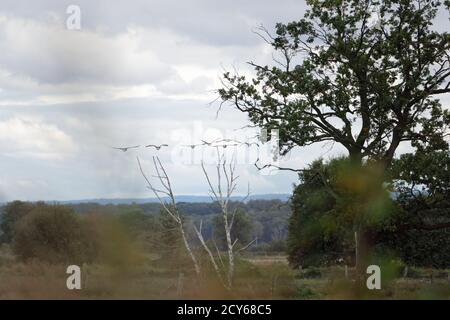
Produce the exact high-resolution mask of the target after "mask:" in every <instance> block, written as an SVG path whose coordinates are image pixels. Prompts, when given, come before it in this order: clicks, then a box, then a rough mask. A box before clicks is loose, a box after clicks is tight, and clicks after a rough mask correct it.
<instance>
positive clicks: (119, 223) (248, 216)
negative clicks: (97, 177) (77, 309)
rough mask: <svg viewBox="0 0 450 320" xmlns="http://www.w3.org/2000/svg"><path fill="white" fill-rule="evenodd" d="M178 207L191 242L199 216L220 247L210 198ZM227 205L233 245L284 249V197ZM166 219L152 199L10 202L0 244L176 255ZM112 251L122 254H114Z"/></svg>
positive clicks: (83, 254)
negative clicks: (232, 218) (232, 214)
mask: <svg viewBox="0 0 450 320" xmlns="http://www.w3.org/2000/svg"><path fill="white" fill-rule="evenodd" d="M178 208H179V210H180V211H181V212H182V215H183V217H184V219H185V223H186V225H187V230H188V232H190V233H191V239H193V241H194V242H195V237H194V236H193V227H192V226H193V224H194V223H195V224H198V223H199V221H200V220H202V225H203V234H204V237H205V240H206V241H209V242H211V245H214V246H217V247H218V248H220V249H224V244H225V242H224V239H225V235H224V234H223V226H221V223H222V220H221V219H219V218H218V217H219V215H218V214H220V208H219V206H218V205H217V204H216V203H187V202H181V203H179V204H178ZM230 210H233V211H234V210H235V211H236V215H235V222H234V227H233V231H232V233H233V235H232V236H233V238H234V239H239V240H238V243H237V245H239V246H245V245H247V244H248V243H252V245H251V246H250V247H249V248H248V250H251V251H269V252H275V251H276V252H282V251H284V250H285V248H286V246H285V243H286V238H287V231H288V220H289V216H290V212H291V206H290V203H289V202H286V201H281V200H250V201H248V202H239V201H234V202H232V203H231V204H230ZM172 224H173V223H172V222H171V221H170V219H169V218H168V217H167V214H165V213H164V211H163V210H162V206H161V205H160V204H158V203H144V204H119V205H114V204H109V205H102V204H98V203H79V204H64V205H60V204H56V203H55V204H48V203H43V202H37V203H31V202H21V201H13V202H10V203H8V204H6V205H3V206H2V207H0V243H5V244H9V245H10V247H11V248H12V249H13V251H14V253H15V254H16V255H17V257H19V258H21V259H23V260H28V259H35V258H36V259H40V260H48V261H50V262H62V261H65V260H66V259H68V260H73V259H76V260H80V261H98V260H99V259H100V261H104V260H110V259H112V260H114V261H115V259H116V258H115V257H116V255H120V256H128V255H129V252H133V250H131V248H139V250H138V251H139V252H143V253H146V254H147V253H151V254H157V255H158V256H160V257H163V256H165V255H166V252H170V253H171V254H174V255H178V254H176V251H179V250H178V249H179V248H180V246H179V241H180V240H179V239H178V238H179V235H178V234H177V232H174V231H173V230H174V227H173V225H172ZM57 239H60V240H61V241H59V240H58V241H57ZM117 239H119V240H120V241H119V240H117ZM117 241H119V243H120V245H119V243H116V242H117ZM114 243H116V244H114ZM113 244H114V245H113ZM125 244H128V245H125ZM198 245H199V244H197V246H198ZM122 247H123V248H122ZM118 248H122V249H123V250H122V249H120V250H119V249H118ZM175 249H176V250H175ZM117 250H119V252H122V253H121V254H118V253H115V252H116V251H117ZM125 252H126V253H125ZM113 253H114V254H113ZM105 256H106V257H107V258H105ZM127 259H128V258H127ZM165 260H167V259H165ZM169 260H170V259H169ZM169 260H167V261H169Z"/></svg>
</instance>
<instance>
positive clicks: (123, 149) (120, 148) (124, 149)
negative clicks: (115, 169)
mask: <svg viewBox="0 0 450 320" xmlns="http://www.w3.org/2000/svg"><path fill="white" fill-rule="evenodd" d="M139 147H140V146H131V147H112V148H113V149H116V150H120V151H123V152H127V151H128V149H134V148H139Z"/></svg>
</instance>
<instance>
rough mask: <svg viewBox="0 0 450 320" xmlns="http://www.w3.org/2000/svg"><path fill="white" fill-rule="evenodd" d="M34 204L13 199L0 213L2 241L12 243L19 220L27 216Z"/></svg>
mask: <svg viewBox="0 0 450 320" xmlns="http://www.w3.org/2000/svg"><path fill="white" fill-rule="evenodd" d="M33 208H34V205H33V204H32V203H29V202H22V201H13V202H10V203H8V204H7V205H6V206H5V208H4V209H3V213H2V214H1V215H0V230H1V234H0V242H6V243H10V242H11V241H12V240H13V238H14V229H15V226H16V223H17V221H19V220H20V219H21V218H22V217H24V216H26V215H27V214H28V213H29V212H30V211H31V210H32V209H33Z"/></svg>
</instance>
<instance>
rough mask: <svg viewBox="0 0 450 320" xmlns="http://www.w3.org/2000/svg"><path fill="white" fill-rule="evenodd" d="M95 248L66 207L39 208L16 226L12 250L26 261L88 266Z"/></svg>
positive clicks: (86, 232)
mask: <svg viewBox="0 0 450 320" xmlns="http://www.w3.org/2000/svg"><path fill="white" fill-rule="evenodd" d="M95 248H96V244H95V241H94V240H93V237H92V234H91V233H90V232H89V229H88V228H87V225H86V224H85V223H84V222H83V221H82V220H81V219H80V218H79V217H77V216H76V215H75V213H74V212H73V209H70V208H68V207H65V206H58V205H52V206H50V205H40V206H37V207H35V208H34V209H32V210H31V211H30V213H28V214H27V215H25V216H24V217H23V218H21V219H20V220H19V221H18V222H17V224H16V225H15V236H14V240H13V250H14V253H15V254H16V255H17V256H18V257H19V258H20V259H21V260H24V261H27V260H30V259H38V260H42V261H46V262H49V263H83V262H89V261H91V260H92V259H93V258H94V256H95V254H96V249H95Z"/></svg>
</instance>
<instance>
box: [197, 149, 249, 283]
mask: <svg viewBox="0 0 450 320" xmlns="http://www.w3.org/2000/svg"><path fill="white" fill-rule="evenodd" d="M201 166H202V170H203V174H204V175H205V178H206V181H207V182H208V186H209V191H210V196H211V199H212V200H213V201H215V202H217V203H218V204H219V207H220V214H221V217H222V219H223V223H224V231H225V238H226V247H227V256H228V261H227V267H226V270H225V273H226V274H225V278H226V282H225V286H226V288H228V289H231V288H232V285H233V276H234V271H235V256H236V254H237V253H238V252H240V251H242V250H245V249H247V248H248V247H249V246H250V245H251V244H252V243H253V242H254V241H255V240H253V241H251V242H250V243H249V244H247V245H246V246H244V247H243V248H241V249H239V250H235V246H236V244H237V242H238V240H239V239H237V238H236V239H232V236H231V230H232V228H233V223H234V218H235V216H236V212H237V210H238V208H237V207H235V208H234V209H233V210H231V209H230V201H231V197H232V195H233V193H234V192H235V191H236V187H237V180H238V178H239V176H237V175H236V158H235V156H233V157H232V160H231V161H230V162H229V163H228V162H227V160H226V158H225V154H224V153H222V154H220V152H219V149H218V148H217V164H216V168H215V169H216V178H217V181H216V185H214V184H213V182H212V179H211V178H210V175H209V174H208V172H207V170H206V168H205V165H204V163H203V162H202V164H201ZM248 196H249V192H247V195H246V196H245V197H244V199H243V200H242V201H245V200H246V199H247V198H248ZM196 233H197V236H198V237H199V239H200V242H201V243H202V245H203V248H204V249H205V250H206V251H207V253H208V255H209V256H210V259H211V263H212V264H213V266H214V268H215V269H216V272H217V273H218V274H219V277H220V279H221V280H223V278H222V275H221V273H220V269H219V267H218V264H217V262H216V258H215V257H214V255H213V254H212V252H211V250H210V249H209V247H208V246H207V244H206V243H205V242H204V241H202V239H203V236H202V234H201V228H200V230H199V229H197V228H196ZM216 250H217V255H218V257H219V261H220V262H221V264H222V266H224V263H223V260H222V259H221V255H220V252H219V249H218V248H217V245H216Z"/></svg>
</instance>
